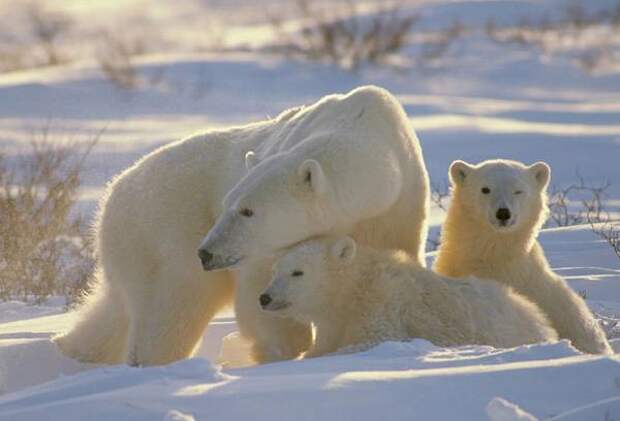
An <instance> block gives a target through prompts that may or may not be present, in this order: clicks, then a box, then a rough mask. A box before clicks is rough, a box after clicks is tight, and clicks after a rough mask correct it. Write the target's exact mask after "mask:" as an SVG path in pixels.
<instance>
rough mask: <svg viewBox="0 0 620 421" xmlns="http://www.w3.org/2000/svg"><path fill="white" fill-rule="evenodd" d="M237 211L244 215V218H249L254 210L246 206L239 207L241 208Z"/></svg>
mask: <svg viewBox="0 0 620 421" xmlns="http://www.w3.org/2000/svg"><path fill="white" fill-rule="evenodd" d="M239 213H240V214H241V215H242V216H245V217H246V218H249V217H251V216H252V215H254V211H253V210H252V209H248V208H245V209H241V210H240V211H239Z"/></svg>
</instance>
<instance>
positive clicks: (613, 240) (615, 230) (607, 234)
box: [591, 221, 620, 258]
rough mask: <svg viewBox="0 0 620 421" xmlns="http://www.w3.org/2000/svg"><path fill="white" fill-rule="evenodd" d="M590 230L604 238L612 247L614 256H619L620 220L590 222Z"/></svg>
mask: <svg viewBox="0 0 620 421" xmlns="http://www.w3.org/2000/svg"><path fill="white" fill-rule="evenodd" d="M591 226H592V231H594V233H595V234H596V235H598V236H599V237H600V238H602V239H603V240H605V241H606V242H607V244H609V246H610V247H611V248H612V250H613V251H614V253H615V254H616V256H618V258H620V222H618V221H615V222H604V223H598V224H597V223H594V222H591Z"/></svg>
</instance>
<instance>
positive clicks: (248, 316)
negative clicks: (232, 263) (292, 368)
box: [235, 259, 312, 363]
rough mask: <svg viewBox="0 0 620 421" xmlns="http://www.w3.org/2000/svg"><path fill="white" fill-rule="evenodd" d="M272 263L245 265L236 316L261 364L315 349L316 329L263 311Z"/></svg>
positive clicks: (244, 335)
mask: <svg viewBox="0 0 620 421" xmlns="http://www.w3.org/2000/svg"><path fill="white" fill-rule="evenodd" d="M272 263H273V261H272V260H271V259H268V260H262V261H260V262H256V261H254V262H252V263H248V264H246V265H244V266H243V267H242V268H241V269H239V270H238V272H237V288H236V291H237V292H236V297H235V313H236V316H237V324H238V326H239V331H240V333H241V335H242V336H243V337H244V338H245V339H247V340H249V341H250V342H251V343H252V358H253V359H254V361H256V362H257V363H266V362H270V361H279V360H288V359H294V358H297V357H298V356H299V355H300V354H301V353H302V352H305V351H306V350H308V348H310V346H311V345H312V329H311V327H310V326H308V325H304V324H301V323H299V322H296V321H294V320H293V319H289V318H283V317H278V316H272V315H270V314H268V313H265V312H263V311H262V310H261V309H260V306H259V302H258V297H259V296H260V294H261V293H262V292H263V291H264V290H265V288H266V287H267V285H268V284H269V281H270V280H271V266H272Z"/></svg>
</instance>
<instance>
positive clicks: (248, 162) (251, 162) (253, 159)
mask: <svg viewBox="0 0 620 421" xmlns="http://www.w3.org/2000/svg"><path fill="white" fill-rule="evenodd" d="M256 164H258V157H257V156H256V154H255V153H254V151H247V152H246V154H245V169H246V170H248V171H250V170H251V169H252V168H254V167H255V166H256Z"/></svg>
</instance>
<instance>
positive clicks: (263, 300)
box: [258, 294, 271, 307]
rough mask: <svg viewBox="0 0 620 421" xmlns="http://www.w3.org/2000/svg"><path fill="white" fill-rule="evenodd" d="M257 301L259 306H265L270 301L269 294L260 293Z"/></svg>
mask: <svg viewBox="0 0 620 421" xmlns="http://www.w3.org/2000/svg"><path fill="white" fill-rule="evenodd" d="M258 301H260V305H261V307H266V306H268V305H269V303H270V302H271V295H269V294H261V295H260V297H258Z"/></svg>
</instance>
